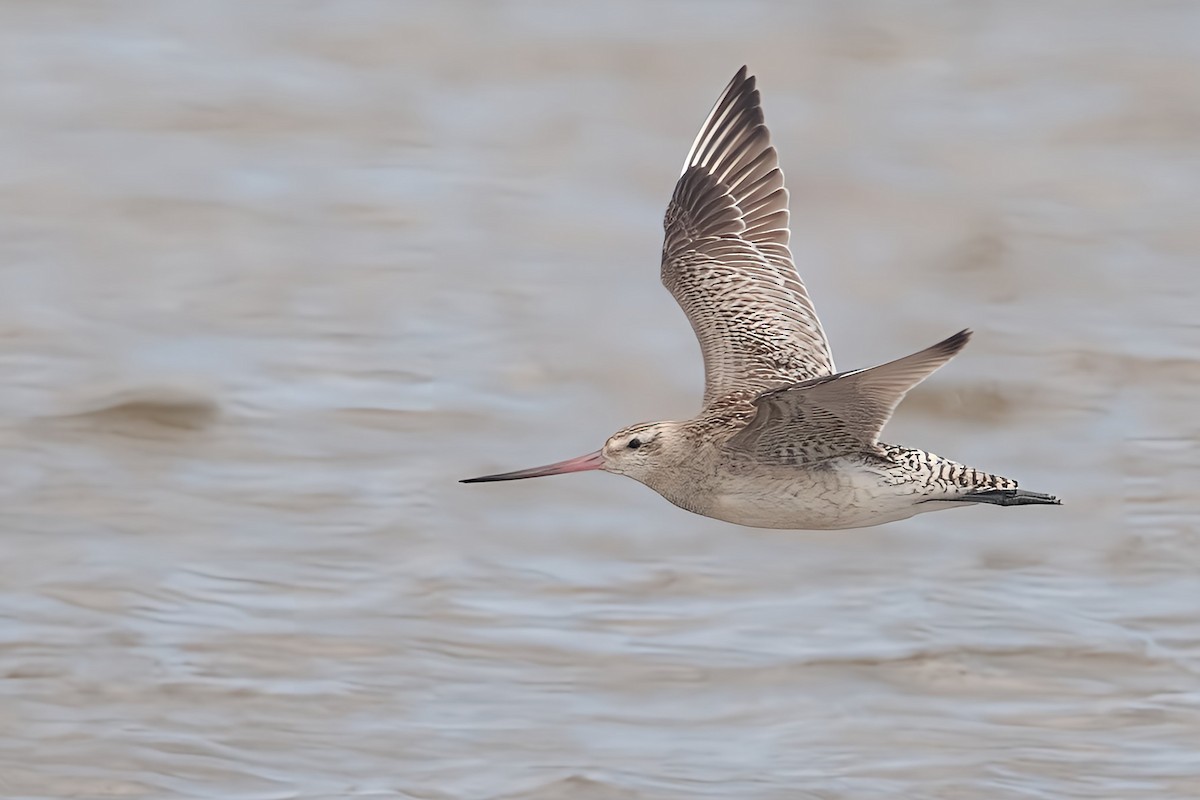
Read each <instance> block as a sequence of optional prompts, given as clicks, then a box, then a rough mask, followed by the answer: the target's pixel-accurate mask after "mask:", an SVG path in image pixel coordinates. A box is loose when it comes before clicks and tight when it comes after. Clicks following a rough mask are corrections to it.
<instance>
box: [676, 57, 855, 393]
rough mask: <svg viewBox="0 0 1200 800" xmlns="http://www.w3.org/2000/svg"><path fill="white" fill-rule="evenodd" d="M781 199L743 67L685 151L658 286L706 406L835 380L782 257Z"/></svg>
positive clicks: (799, 287) (804, 298)
mask: <svg viewBox="0 0 1200 800" xmlns="http://www.w3.org/2000/svg"><path fill="white" fill-rule="evenodd" d="M787 200H788V193H787V189H785V188H784V187H783V173H782V172H781V171H780V170H779V159H778V158H777V157H776V155H775V148H774V147H772V146H771V142H770V135H769V134H768V132H767V128H766V125H764V124H763V113H762V108H761V106H760V100H759V94H758V90H757V89H756V88H754V77H753V76H750V75H747V74H746V68H745V67H742V68H741V69H740V70H739V71H738V74H737V75H736V76H734V78H733V80H732V81H731V82H730V83H729V85H728V86H727V87H725V91H724V92H723V93H722V94H721V97H720V99H719V100H717V104H716V105H715V106H713V109H712V111H711V112H709V115H708V119H706V120H705V121H704V125H703V126H702V127H701V128H700V133H699V135H698V136H697V137H696V141H695V142H693V143H692V149H691V152H690V153H688V157H687V161H686V162H685V163H684V167H683V174H682V175H681V176H680V178H679V182H678V183H677V184H676V185H675V194H674V196H673V197H672V198H671V204H670V205H669V206H668V207H667V215H666V218H665V219H664V221H663V227H664V228H665V229H666V238H665V240H664V242H663V260H662V281H663V285H664V286H666V287H667V289H669V290H670V292H671V294H673V295H674V296H675V299H676V300H677V301H678V302H679V305H680V306H682V307H683V310H684V312H685V313H686V314H687V317H688V320H689V321H690V322H691V323H692V329H693V330H695V332H696V337H697V338H698V339H699V340H700V349H701V351H702V352H703V354H704V373H705V388H704V402H705V405H709V404H711V403H712V402H713V401H715V400H717V399H718V398H720V397H722V396H724V395H727V394H730V393H731V392H735V391H740V390H751V391H753V392H761V391H765V390H768V389H774V388H777V387H780V386H787V385H791V384H795V383H798V382H800V381H805V380H810V379H812V378H819V377H822V376H826V375H830V374H832V373H833V358H832V356H830V354H829V344H828V342H827V341H826V340H825V332H824V331H823V330H822V329H821V323H820V321H819V320H818V319H817V314H816V311H814V310H813V304H812V301H811V300H809V298H808V292H807V291H805V289H804V284H803V283H802V282H801V280H800V275H799V274H798V273H797V272H796V267H795V265H794V264H793V263H792V254H791V251H790V250H789V249H788V237H789V234H788V207H787Z"/></svg>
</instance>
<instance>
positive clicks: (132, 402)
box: [51, 383, 221, 430]
mask: <svg viewBox="0 0 1200 800" xmlns="http://www.w3.org/2000/svg"><path fill="white" fill-rule="evenodd" d="M65 405H66V406H67V410H64V411H60V412H59V413H57V414H53V415H51V416H53V417H57V418H61V419H76V420H92V421H96V422H105V423H124V424H130V423H132V424H149V425H159V426H164V427H170V428H183V429H191V430H196V429H200V428H205V427H207V426H208V425H210V424H212V423H213V422H215V421H216V420H217V418H218V417H219V416H220V414H221V406H220V404H219V403H218V402H217V400H216V398H215V397H213V395H212V393H211V392H210V391H206V390H204V389H200V388H198V387H195V386H187V385H183V384H167V383H164V384H157V385H146V386H137V387H129V388H121V389H110V390H104V391H91V392H86V393H82V396H81V397H79V398H77V399H75V400H73V401H70V402H68V403H66V404H65Z"/></svg>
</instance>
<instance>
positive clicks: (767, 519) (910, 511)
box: [702, 462, 922, 530]
mask: <svg viewBox="0 0 1200 800" xmlns="http://www.w3.org/2000/svg"><path fill="white" fill-rule="evenodd" d="M713 489H714V491H713V492H712V493H711V494H710V495H709V505H708V507H707V508H706V509H704V510H703V511H702V513H704V514H706V515H707V516H710V517H715V518H716V519H720V520H724V521H725V522H732V523H735V524H737V525H747V526H750V527H753V528H780V529H790V530H834V529H839V528H865V527H870V526H872V525H882V524H883V523H885V522H894V521H896V520H900V519H907V518H908V517H911V516H913V515H914V514H916V513H918V512H919V511H921V510H922V509H921V508H920V506H919V505H918V504H917V502H916V501H918V500H919V499H920V498H918V497H916V496H914V495H913V494H912V493H910V492H906V491H903V490H899V491H898V487H895V486H892V485H889V484H888V483H887V482H886V481H884V480H883V479H882V477H881V476H880V475H879V473H878V472H877V471H875V470H871V469H868V468H865V467H863V466H862V465H860V464H857V463H845V464H843V463H839V462H830V463H827V464H825V465H822V467H821V468H817V469H796V468H789V469H786V470H785V469H782V468H781V469H780V470H779V471H778V472H777V473H775V474H766V475H762V474H760V475H757V476H755V478H754V479H753V480H739V479H737V478H736V477H735V476H730V477H728V478H726V479H723V480H720V481H718V482H717V485H715V486H714V487H713Z"/></svg>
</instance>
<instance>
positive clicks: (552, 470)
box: [459, 450, 604, 483]
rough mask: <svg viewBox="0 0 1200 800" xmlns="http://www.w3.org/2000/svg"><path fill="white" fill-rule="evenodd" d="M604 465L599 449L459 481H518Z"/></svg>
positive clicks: (583, 470) (581, 470) (582, 470)
mask: <svg viewBox="0 0 1200 800" xmlns="http://www.w3.org/2000/svg"><path fill="white" fill-rule="evenodd" d="M603 466H604V456H603V455H602V454H601V452H600V451H599V450H597V451H596V452H594V453H588V454H587V455H586V456H580V457H579V458H569V459H567V460H566V461H559V462H558V463H556V464H547V465H546V466H544V467H532V468H530V469H519V470H517V471H516V472H501V473H500V474H498V475H484V476H483V477H482V478H467V479H466V480H461V481H459V483H486V482H488V481H519V480H521V479H522V478H542V477H545V476H546V475H562V474H563V473H565V472H585V471H587V470H589V469H600V468H601V467H603Z"/></svg>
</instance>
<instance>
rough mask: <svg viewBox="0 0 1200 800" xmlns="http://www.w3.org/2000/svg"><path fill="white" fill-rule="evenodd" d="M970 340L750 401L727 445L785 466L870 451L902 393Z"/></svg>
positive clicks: (955, 339) (962, 335) (964, 335)
mask: <svg viewBox="0 0 1200 800" xmlns="http://www.w3.org/2000/svg"><path fill="white" fill-rule="evenodd" d="M970 338H971V332H970V331H960V332H958V333H956V334H954V335H953V336H951V337H950V338H949V339H945V340H943V341H941V342H938V343H937V344H935V345H934V346H933V347H928V348H926V349H924V350H922V351H920V352H919V353H913V354H912V355H911V356H905V357H904V358H900V359H897V360H895V361H890V362H888V363H887V364H882V365H880V366H878V367H871V368H870V369H860V370H856V371H854V372H843V373H842V374H840V375H831V376H829V377H825V378H818V379H816V380H812V381H807V382H805V383H801V384H798V385H796V386H790V387H785V388H782V389H776V390H773V391H770V392H766V393H764V394H762V395H761V396H759V397H758V398H757V399H756V400H755V401H754V405H755V406H756V408H757V409H758V410H757V413H756V414H755V416H754V418H753V419H752V420H751V421H750V423H749V424H748V425H747V426H746V427H745V428H743V429H742V430H740V431H738V433H737V434H736V435H735V436H734V437H733V438H732V439H730V441H729V446H730V447H731V448H735V449H740V450H744V451H746V452H749V453H750V454H752V455H753V456H754V458H755V459H756V460H758V461H762V462H766V463H773V464H789V465H796V464H811V463H814V462H817V461H824V460H826V459H829V458H834V457H836V456H841V455H849V454H852V453H863V452H875V451H876V450H877V443H878V441H879V433H880V431H882V430H883V426H884V425H885V424H886V423H887V421H888V420H889V419H891V416H892V412H894V411H895V410H896V406H898V405H899V404H900V401H901V400H903V399H904V395H906V394H908V390H909V389H911V388H912V387H914V386H916V385H917V384H918V383H920V382H921V381H923V380H925V379H926V378H927V377H929V375H931V374H932V373H933V371H934V370H936V369H937V368H938V367H940V366H942V365H943V364H945V363H946V362H947V361H949V360H950V359H951V358H953V357H954V356H955V354H956V353H958V351H959V350H962V349H963V347H965V346H966V344H967V342H968V341H969V340H970Z"/></svg>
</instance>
